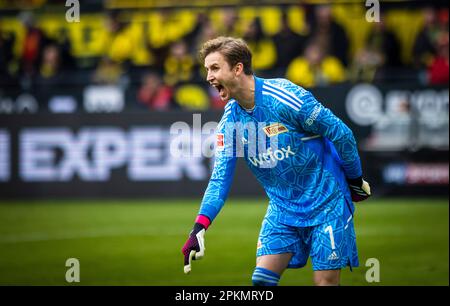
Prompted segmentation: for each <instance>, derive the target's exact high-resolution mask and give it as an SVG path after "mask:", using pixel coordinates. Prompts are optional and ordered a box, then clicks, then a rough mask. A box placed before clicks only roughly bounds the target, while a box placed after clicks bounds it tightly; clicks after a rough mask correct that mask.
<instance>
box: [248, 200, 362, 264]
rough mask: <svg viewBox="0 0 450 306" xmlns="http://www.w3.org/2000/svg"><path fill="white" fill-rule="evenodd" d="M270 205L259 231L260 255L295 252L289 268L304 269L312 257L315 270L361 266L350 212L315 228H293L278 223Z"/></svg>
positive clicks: (276, 213) (258, 250)
mask: <svg viewBox="0 0 450 306" xmlns="http://www.w3.org/2000/svg"><path fill="white" fill-rule="evenodd" d="M277 216H278V212H277V211H276V209H274V208H273V207H271V205H269V208H268V210H267V213H266V216H265V217H264V220H263V223H262V227H261V231H260V234H259V239H258V245H257V250H256V256H257V257H259V256H262V255H273V254H282V253H293V256H292V258H291V261H290V262H289V265H288V268H301V267H303V266H305V265H306V263H307V261H308V258H309V257H311V262H312V267H313V270H314V271H319V270H336V269H341V268H344V267H346V266H349V267H350V269H351V268H352V267H358V266H359V260H358V250H357V248H356V235H355V230H354V227H353V218H352V215H351V214H349V213H347V214H344V215H343V216H342V217H338V218H336V219H334V220H331V221H329V222H326V223H323V224H320V225H316V226H311V227H292V226H288V225H284V224H281V223H279V222H278V220H277V219H278V218H277Z"/></svg>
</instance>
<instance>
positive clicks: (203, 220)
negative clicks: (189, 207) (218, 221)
mask: <svg viewBox="0 0 450 306" xmlns="http://www.w3.org/2000/svg"><path fill="white" fill-rule="evenodd" d="M195 223H196V224H200V225H202V226H203V228H204V229H205V230H206V229H208V227H209V225H210V224H211V220H209V218H208V217H207V216H205V215H198V216H197V218H196V219H195Z"/></svg>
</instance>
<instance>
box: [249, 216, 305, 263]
mask: <svg viewBox="0 0 450 306" xmlns="http://www.w3.org/2000/svg"><path fill="white" fill-rule="evenodd" d="M305 230H307V229H305ZM303 236H305V233H304V231H301V230H299V229H298V228H295V227H291V226H287V225H284V224H281V223H280V222H278V216H277V213H276V210H273V209H271V208H270V207H269V209H268V211H267V214H266V216H265V217H264V221H263V223H262V227H261V231H260V234H259V239H258V245H257V250H256V256H257V258H258V261H257V263H259V262H261V263H262V264H266V262H268V265H271V266H274V267H277V269H282V270H284V269H285V268H286V266H288V267H289V268H300V267H303V266H304V265H305V264H306V262H307V259H308V256H309V249H310V245H309V244H305V243H304V239H303ZM285 254H288V255H285ZM275 255H282V256H275ZM261 258H263V259H261ZM273 258H274V259H273ZM287 259H289V260H287ZM285 261H287V264H286V263H285ZM278 267H279V268H278ZM268 269H270V268H268Z"/></svg>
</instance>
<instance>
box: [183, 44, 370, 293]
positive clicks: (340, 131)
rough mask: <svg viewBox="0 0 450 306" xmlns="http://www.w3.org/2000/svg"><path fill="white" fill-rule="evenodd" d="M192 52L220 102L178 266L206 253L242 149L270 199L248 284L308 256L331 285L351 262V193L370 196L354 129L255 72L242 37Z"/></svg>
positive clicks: (272, 278)
mask: <svg viewBox="0 0 450 306" xmlns="http://www.w3.org/2000/svg"><path fill="white" fill-rule="evenodd" d="M200 57H201V59H202V61H203V62H204V66H205V68H206V71H207V81H208V82H209V83H210V85H212V86H213V87H215V88H216V89H217V91H218V94H219V96H220V98H221V99H222V100H223V101H224V102H226V105H225V111H224V113H223V116H222V119H221V121H220V122H219V124H218V126H217V130H216V135H217V144H216V156H215V157H216V159H215V164H214V169H213V173H212V175H211V178H210V181H209V184H208V187H207V189H206V191H205V194H204V196H203V200H202V203H201V206H200V210H199V213H198V216H197V218H196V220H195V224H194V227H193V229H192V231H191V233H190V235H189V237H188V240H187V241H186V243H185V245H184V246H183V249H182V252H183V255H184V265H185V266H184V271H185V273H189V272H190V271H191V260H193V259H200V258H201V257H202V256H203V255H204V252H205V243H204V235H205V231H206V230H207V229H208V228H209V226H210V225H211V222H213V220H214V219H215V218H216V216H217V214H218V213H219V211H220V210H221V208H222V207H223V205H224V203H225V201H226V198H227V195H228V191H229V189H230V185H231V181H232V178H233V173H234V169H235V165H236V159H237V157H241V156H242V157H243V158H244V159H245V161H246V163H247V165H248V167H249V168H250V170H251V171H252V172H253V174H254V175H255V177H256V179H257V180H258V181H259V182H260V184H261V185H262V186H263V187H264V189H265V191H266V193H267V195H268V198H269V205H268V208H267V213H266V215H265V217H264V220H263V223H262V227H261V230H260V234H259V239H258V244H257V249H256V256H257V260H256V267H255V270H254V272H253V275H252V282H253V284H254V285H263V286H270V285H277V284H278V282H279V279H280V276H281V275H282V273H283V271H284V270H285V269H286V268H301V267H303V266H305V264H306V262H307V260H308V258H310V259H311V262H312V267H313V270H314V283H315V284H316V285H339V284H340V270H341V269H342V268H344V267H347V266H349V267H350V269H351V268H352V267H357V266H358V265H359V262H358V252H357V248H356V239H355V232H354V227H353V216H354V211H355V208H354V205H353V202H358V201H362V200H365V199H367V198H368V197H369V196H370V188H369V185H368V184H367V182H365V181H364V180H363V177H362V169H361V162H360V158H359V155H358V150H357V145H356V141H355V139H354V136H353V133H352V131H351V130H350V129H349V128H348V127H347V126H346V125H345V124H344V123H343V122H342V121H341V120H340V119H339V118H337V117H336V116H335V115H334V114H333V113H332V112H331V111H330V110H329V109H327V108H325V107H324V106H323V105H322V104H320V103H319V102H318V101H317V100H316V99H315V98H314V96H313V95H312V94H311V93H310V92H309V91H307V90H305V89H303V88H302V87H300V86H297V85H295V84H293V83H292V82H290V81H289V80H286V79H281V78H280V79H262V78H258V77H256V76H255V75H254V74H253V71H252V67H251V58H252V55H251V52H250V50H249V48H248V46H247V44H246V43H245V42H244V41H243V40H242V39H236V38H231V37H218V38H216V39H212V40H210V41H207V42H206V43H205V44H204V45H203V46H202V49H201V50H200Z"/></svg>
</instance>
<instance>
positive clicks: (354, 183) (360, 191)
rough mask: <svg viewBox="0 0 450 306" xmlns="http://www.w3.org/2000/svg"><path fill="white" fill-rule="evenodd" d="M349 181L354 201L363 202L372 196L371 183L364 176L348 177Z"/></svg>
mask: <svg viewBox="0 0 450 306" xmlns="http://www.w3.org/2000/svg"><path fill="white" fill-rule="evenodd" d="M347 182H348V187H349V188H350V192H351V194H352V201H353V202H361V201H364V200H366V199H367V198H368V197H370V195H371V193H370V186H369V183H367V182H366V181H365V180H363V178H362V176H360V177H358V178H356V179H347Z"/></svg>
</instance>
